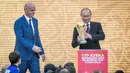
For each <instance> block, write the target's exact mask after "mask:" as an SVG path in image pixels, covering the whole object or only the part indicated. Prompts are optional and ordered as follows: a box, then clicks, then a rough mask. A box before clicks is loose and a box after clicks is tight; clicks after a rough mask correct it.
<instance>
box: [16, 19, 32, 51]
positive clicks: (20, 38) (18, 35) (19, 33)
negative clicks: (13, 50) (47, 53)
mask: <svg viewBox="0 0 130 73" xmlns="http://www.w3.org/2000/svg"><path fill="white" fill-rule="evenodd" d="M14 32H15V35H16V41H18V42H19V43H20V44H22V45H23V46H24V47H26V48H27V49H30V50H32V48H33V46H34V44H31V43H30V42H28V41H27V40H25V39H24V38H23V27H22V23H21V22H20V20H16V22H15V23H14Z"/></svg>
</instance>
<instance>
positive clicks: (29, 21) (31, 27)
mask: <svg viewBox="0 0 130 73" xmlns="http://www.w3.org/2000/svg"><path fill="white" fill-rule="evenodd" d="M29 26H30V29H31V31H32V34H33V35H34V32H33V28H32V24H31V19H29Z"/></svg>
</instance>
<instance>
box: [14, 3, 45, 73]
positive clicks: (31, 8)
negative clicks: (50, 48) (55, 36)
mask: <svg viewBox="0 0 130 73" xmlns="http://www.w3.org/2000/svg"><path fill="white" fill-rule="evenodd" d="M24 12H25V14H24V15H23V16H22V17H20V18H19V19H17V20H16V21H15V23H14V32H15V35H16V43H15V51H18V52H20V57H21V64H20V65H19V69H20V73H26V71H27V69H29V71H30V73H40V66H39V56H41V57H42V60H43V61H44V60H45V55H44V50H43V47H42V44H41V41H40V37H39V31H38V20H37V19H36V18H34V17H33V16H34V14H35V5H34V4H32V3H30V2H29V3H26V4H25V6H24Z"/></svg>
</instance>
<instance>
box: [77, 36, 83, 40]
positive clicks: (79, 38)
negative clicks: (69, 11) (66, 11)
mask: <svg viewBox="0 0 130 73" xmlns="http://www.w3.org/2000/svg"><path fill="white" fill-rule="evenodd" d="M77 38H78V41H81V40H84V39H85V36H78V37H77Z"/></svg>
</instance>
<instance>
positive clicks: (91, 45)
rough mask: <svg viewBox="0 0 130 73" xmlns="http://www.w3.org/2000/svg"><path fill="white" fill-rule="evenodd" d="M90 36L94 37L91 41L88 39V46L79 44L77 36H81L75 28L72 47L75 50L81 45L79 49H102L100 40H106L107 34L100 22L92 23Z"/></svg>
mask: <svg viewBox="0 0 130 73" xmlns="http://www.w3.org/2000/svg"><path fill="white" fill-rule="evenodd" d="M90 34H91V36H92V40H91V39H86V41H87V43H86V44H79V42H78V40H77V36H78V35H79V34H78V32H77V29H76V27H74V31H73V39H72V47H73V48H75V47H77V46H78V45H79V49H101V48H100V44H99V40H104V39H105V34H104V32H103V30H102V26H101V24H100V23H98V22H90Z"/></svg>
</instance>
